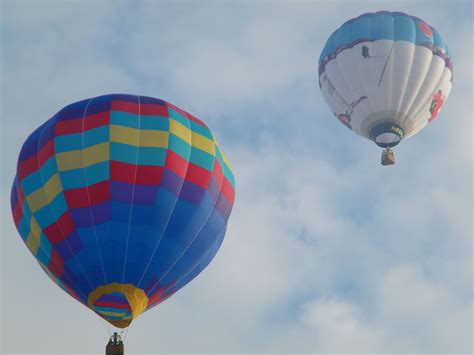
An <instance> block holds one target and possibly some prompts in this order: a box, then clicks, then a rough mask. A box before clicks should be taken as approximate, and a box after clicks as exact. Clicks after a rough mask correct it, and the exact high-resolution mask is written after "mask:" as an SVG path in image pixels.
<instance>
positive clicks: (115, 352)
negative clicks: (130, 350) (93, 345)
mask: <svg viewBox="0 0 474 355" xmlns="http://www.w3.org/2000/svg"><path fill="white" fill-rule="evenodd" d="M105 355H124V347H123V342H122V338H121V337H120V335H118V334H117V333H114V335H112V336H111V337H110V339H109V342H108V343H107V347H106V348H105Z"/></svg>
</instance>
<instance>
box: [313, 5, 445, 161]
mask: <svg viewBox="0 0 474 355" xmlns="http://www.w3.org/2000/svg"><path fill="white" fill-rule="evenodd" d="M452 69H453V61H452V59H451V57H450V55H449V52H448V47H447V46H446V43H445V42H444V41H443V39H442V38H441V36H440V35H439V33H438V32H437V31H436V30H435V29H434V28H433V27H431V26H430V25H428V24H427V23H426V22H424V21H423V20H421V19H420V18H418V17H414V16H409V15H407V14H404V13H401V12H388V11H379V12H375V13H366V14H363V15H360V16H359V17H356V18H353V19H351V20H349V21H347V22H346V23H344V24H343V25H342V26H341V27H340V28H339V29H337V30H336V31H335V32H334V33H333V34H332V35H331V36H330V37H329V39H328V40H327V42H326V45H325V47H324V49H323V51H322V52H321V55H320V58H319V68H318V73H319V86H320V89H321V93H322V95H323V97H324V99H325V101H326V102H327V104H328V105H329V107H330V109H331V111H332V112H333V114H334V116H336V118H337V119H338V120H339V121H340V122H341V123H342V124H344V125H345V126H346V127H348V128H349V129H351V130H352V131H354V132H355V133H357V134H358V135H361V136H362V137H365V138H367V139H370V140H372V141H374V142H375V144H377V145H378V146H379V147H382V148H386V149H385V151H384V152H383V154H382V164H383V165H389V164H393V163H394V157H393V151H392V150H391V148H392V147H394V146H396V145H397V144H398V143H400V141H401V140H402V139H404V138H408V137H410V136H412V135H414V134H416V133H417V132H419V131H420V130H421V129H422V128H424V127H425V126H426V125H427V124H428V123H430V122H432V121H433V120H434V119H435V118H436V116H437V115H438V113H439V111H440V109H441V107H442V106H443V104H444V102H445V101H446V98H447V97H448V95H449V92H450V91H451V87H452V79H453V74H452Z"/></svg>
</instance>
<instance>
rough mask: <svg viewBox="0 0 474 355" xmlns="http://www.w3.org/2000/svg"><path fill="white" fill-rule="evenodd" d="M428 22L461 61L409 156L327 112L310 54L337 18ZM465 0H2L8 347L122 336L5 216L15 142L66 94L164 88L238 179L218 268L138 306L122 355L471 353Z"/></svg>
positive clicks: (47, 348)
mask: <svg viewBox="0 0 474 355" xmlns="http://www.w3.org/2000/svg"><path fill="white" fill-rule="evenodd" d="M383 9H386V10H392V11H403V12H407V13H409V14H412V15H415V16H419V17H422V18H423V19H424V20H425V21H427V22H428V23H429V24H431V25H433V26H434V27H436V28H437V29H438V31H439V32H440V33H441V34H442V36H443V37H444V39H445V41H446V42H447V43H448V45H449V46H450V51H451V54H452V56H453V58H454V87H453V91H452V92H451V96H450V97H449V99H448V100H447V104H446V106H445V107H444V108H443V110H442V112H441V114H440V116H439V117H438V119H437V120H436V121H435V122H434V123H433V124H432V125H430V126H429V127H427V128H426V129H425V130H423V131H422V132H420V133H419V134H418V135H417V136H416V137H414V138H410V139H408V140H406V141H404V142H403V143H402V144H401V145H400V146H399V147H397V148H396V156H397V164H396V165H395V166H394V167H382V166H381V165H380V149H378V148H377V147H376V146H375V145H374V144H373V143H371V142H370V141H368V140H364V139H363V138H361V137H359V136H357V135H355V134H353V133H352V132H350V131H349V130H347V129H345V128H344V127H343V126H342V125H341V124H340V123H338V122H337V120H335V119H334V118H333V117H332V115H331V112H330V110H329V109H328V107H327V106H326V104H325V102H324V101H323V99H322V96H321V95H320V92H319V88H318V85H317V59H318V57H319V53H320V51H321V49H322V48H323V46H324V43H325V41H326V39H327V37H328V36H329V35H330V34H331V33H332V31H334V30H335V29H336V28H337V27H338V26H339V25H341V24H342V23H343V22H344V21H345V20H347V19H349V18H352V17H355V16H358V15H359V14H361V13H364V12H369V11H377V10H383ZM473 35H474V31H473V5H472V3H471V2H470V1H468V0H466V1H459V0H458V1H426V2H423V1H416V2H415V1H407V2H401V1H399V2H394V1H331V2H329V1H294V2H289V1H288V2H285V1H278V2H277V1H245V2H237V1H221V2H217V1H200V2H198V1H189V2H187V1H175V2H164V1H133V2H124V1H113V2H107V1H91V0H88V1H66V0H64V1H59V0H57V1H48V0H46V1H42V2H39V1H12V0H3V1H1V42H2V47H1V117H2V125H1V134H2V137H1V151H2V180H1V190H0V191H1V200H2V202H1V208H2V211H1V221H0V223H1V238H0V243H1V244H0V246H1V263H0V264H1V268H2V270H1V271H2V274H1V275H2V277H1V281H2V282H1V292H0V294H1V304H2V307H1V312H2V313H1V318H0V319H1V328H2V331H1V338H0V344H1V346H0V352H2V353H6V354H9V353H47V354H54V353H57V354H65V353H70V352H76V353H91V354H92V353H97V354H101V353H103V348H104V346H105V343H106V341H107V338H108V332H107V331H111V329H112V328H111V327H109V329H108V330H107V329H106V327H107V326H106V325H105V324H106V323H105V322H103V321H102V320H100V319H99V317H97V316H96V315H95V314H94V313H93V312H91V311H89V310H87V309H86V308H85V307H84V306H82V305H81V304H79V303H78V302H76V301H75V300H73V299H72V298H70V297H69V296H67V295H66V294H65V293H64V292H63V291H61V290H60V289H59V288H58V287H57V286H55V285H54V284H53V283H52V282H51V281H50V280H49V279H48V277H47V276H46V275H45V274H44V273H43V272H42V271H41V270H40V268H39V266H38V265H37V263H36V262H35V261H34V259H33V257H32V256H31V254H30V253H29V251H28V250H27V248H26V247H25V246H24V245H23V242H22V241H21V239H20V237H19V236H18V233H17V232H16V229H15V227H14V224H13V222H12V218H11V213H10V207H9V194H10V184H11V181H12V179H13V176H14V170H15V164H16V159H17V155H18V152H19V150H20V147H21V144H22V142H23V141H24V140H25V139H26V137H27V135H28V134H29V133H30V132H31V131H33V130H34V129H35V128H36V127H38V126H39V125H40V124H41V123H42V122H44V121H45V120H46V119H48V118H49V117H51V116H52V115H53V114H54V113H55V112H57V111H58V110H59V109H60V108H62V107H63V106H65V105H66V104H68V103H70V102H74V101H78V100H80V99H84V98H88V97H92V96H96V95H100V94H105V93H111V92H115V93H133V94H140V95H148V96H154V97H159V98H163V99H166V100H168V101H170V102H172V103H174V104H175V105H177V106H179V107H182V108H183V109H185V110H187V111H189V112H191V113H193V114H195V115H196V116H197V117H200V118H201V119H203V120H204V121H205V122H206V123H208V125H209V126H210V127H211V129H212V130H213V131H214V133H215V134H216V136H217V137H218V139H219V142H220V145H221V147H222V148H223V150H224V151H225V152H226V155H227V156H228V158H229V160H230V162H231V164H232V166H233V170H234V174H235V176H236V188H237V196H236V202H235V206H234V210H233V212H232V215H231V219H230V223H229V226H228V233H227V235H226V239H225V241H224V243H223V245H222V247H221V250H220V251H219V253H218V255H217V256H216V258H215V259H214V261H213V262H212V263H211V265H210V266H209V267H208V269H206V271H205V272H203V273H202V274H201V275H200V276H199V277H198V278H197V279H196V280H194V281H193V282H192V283H191V284H189V285H188V286H187V287H185V288H183V289H182V290H181V291H180V292H178V293H177V294H176V295H175V296H173V297H172V298H171V299H169V300H167V301H166V302H165V303H163V304H162V305H160V306H159V307H157V308H155V309H153V310H152V311H150V312H147V313H145V314H143V315H141V316H140V317H139V318H138V319H137V320H136V321H135V322H134V324H133V326H132V327H131V329H130V331H129V333H128V336H127V338H126V350H127V353H133V354H145V353H152V352H153V353H276V352H280V353H299V352H308V353H334V352H343V353H408V352H410V353H471V352H472V349H473V348H472V340H471V339H472V336H473V328H472V323H471V315H472V305H473V297H472V279H473V271H472V253H473V248H472V234H473V233H472V232H473V226H472V217H473V195H472V192H473V191H472V182H473V170H472V168H473V164H472V162H473V150H472V148H473V147H472V134H473V127H472V116H473V106H472V105H473V104H472V103H473V99H474V97H473V75H472V69H473V44H472V43H473Z"/></svg>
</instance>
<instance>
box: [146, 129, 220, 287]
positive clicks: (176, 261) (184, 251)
mask: <svg viewBox="0 0 474 355" xmlns="http://www.w3.org/2000/svg"><path fill="white" fill-rule="evenodd" d="M211 134H212V133H211ZM213 141H214V137H213ZM214 147H215V143H214ZM216 163H217V164H220V163H219V160H218V159H217V157H216V155H214V169H215V164H216ZM224 179H225V176H224V175H222V181H221V184H220V186H219V195H218V197H217V198H216V201H215V203H214V205H213V207H212V209H211V210H210V212H209V215H208V216H207V218H206V219H205V221H204V222H203V224H202V225H201V228H199V230H198V231H197V232H196V234H195V235H194V237H193V239H192V240H191V241H190V242H189V244H188V245H187V246H186V248H185V249H184V250H183V252H182V253H181V255H180V256H179V257H178V258H177V259H176V260H175V262H174V263H173V264H172V265H171V266H170V267H169V268H168V270H167V271H166V272H165V273H164V274H163V275H162V276H161V277H160V279H159V280H158V281H157V282H156V284H157V285H158V284H159V283H160V281H161V280H162V279H163V278H164V277H165V276H166V275H167V274H168V273H169V272H170V271H171V270H172V269H173V268H174V266H175V265H176V264H177V263H178V262H179V260H181V258H182V257H183V255H184V254H186V251H187V250H188V249H189V248H190V246H191V245H192V244H193V242H194V240H195V239H196V237H197V236H198V235H199V233H200V232H201V231H202V229H203V228H204V227H205V226H206V225H207V222H208V221H209V219H210V218H211V216H212V214H213V213H214V212H215V208H216V206H217V203H218V202H219V200H220V198H221V196H223V195H222V191H223V189H222V186H223V185H224ZM147 296H148V292H147Z"/></svg>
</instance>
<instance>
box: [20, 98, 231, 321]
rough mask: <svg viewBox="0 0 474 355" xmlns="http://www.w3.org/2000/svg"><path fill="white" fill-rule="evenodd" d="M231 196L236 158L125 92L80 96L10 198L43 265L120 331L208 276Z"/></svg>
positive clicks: (34, 142) (186, 123)
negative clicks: (200, 276) (232, 161)
mask: <svg viewBox="0 0 474 355" xmlns="http://www.w3.org/2000/svg"><path fill="white" fill-rule="evenodd" d="M233 202H234V177H233V174H232V171H231V169H230V166H229V163H228V162H227V159H226V157H225V155H224V154H223V152H222V150H221V149H220V148H219V146H218V144H217V141H216V139H215V137H214V136H213V134H212V133H211V131H210V130H209V128H208V127H207V126H206V125H205V124H204V123H203V122H202V121H201V120H199V119H197V118H196V117H194V116H193V115H191V114H189V113H187V112H185V111H183V110H181V109H179V108H178V107H176V106H174V105H172V104H170V103H168V102H166V101H164V100H160V99H155V98H151V97H145V96H135V95H121V94H112V95H105V96H99V97H95V98H91V99H87V100H83V101H80V102H76V103H73V104H71V105H69V106H66V107H64V108H63V109H62V110H60V111H59V112H58V113H57V114H55V115H54V116H53V117H52V118H51V119H50V120H48V121H46V122H45V123H44V124H43V125H42V126H40V127H39V128H38V129H37V130H36V131H34V132H33V133H32V134H31V135H30V136H29V137H28V139H27V140H26V142H25V143H24V145H23V147H22V149H21V152H20V156H19V160H18V167H17V175H16V177H15V180H14V183H13V188H12V193H11V206H12V211H13V217H14V221H15V224H16V226H17V229H18V231H19V234H20V235H21V237H22V239H23V241H24V242H25V244H26V246H27V247H28V249H29V250H30V251H31V253H32V254H33V255H34V256H35V258H36V260H37V261H38V263H39V264H40V266H41V267H42V268H43V270H44V271H45V272H46V273H47V274H48V276H49V277H50V278H51V279H52V280H53V281H54V282H55V283H56V284H58V285H59V286H60V287H61V288H62V289H63V290H64V291H66V292H67V293H68V294H69V295H71V296H72V297H74V298H75V299H76V300H78V301H79V302H81V303H82V304H84V305H85V306H87V307H88V308H90V309H91V310H93V311H94V312H96V313H97V314H98V315H100V316H101V317H103V318H104V319H106V320H107V321H108V322H110V323H111V324H113V325H114V326H117V327H120V328H124V327H127V326H128V325H129V324H130V323H131V322H132V321H133V320H134V319H135V318H136V317H137V316H138V315H139V314H140V313H142V312H144V311H146V310H148V309H150V308H152V307H154V306H156V305H158V304H159V303H160V302H162V301H164V300H165V299H167V298H168V297H170V296H171V295H173V294H174V293H175V292H176V291H178V290H179V289H180V288H181V287H183V286H185V285H186V284H187V283H188V282H190V281H191V280H192V279H194V278H195V277H196V276H197V275H198V274H199V273H201V271H203V269H204V268H205V267H206V266H207V265H208V264H209V263H210V262H211V260H212V259H213V258H214V256H215V255H216V253H217V251H218V249H219V247H220V245H221V243H222V240H223V238H224V234H225V231H226V226H227V221H228V218H229V215H230V212H231V209H232V205H233Z"/></svg>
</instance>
